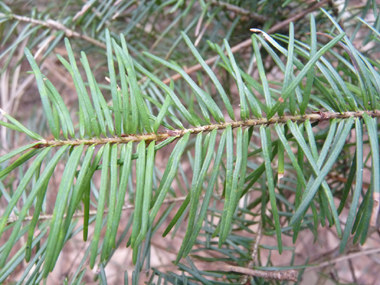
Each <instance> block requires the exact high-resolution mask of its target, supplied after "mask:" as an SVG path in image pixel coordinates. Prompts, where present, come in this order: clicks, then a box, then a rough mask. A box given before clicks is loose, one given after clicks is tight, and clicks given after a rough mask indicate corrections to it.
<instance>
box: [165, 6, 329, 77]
mask: <svg viewBox="0 0 380 285" xmlns="http://www.w3.org/2000/svg"><path fill="white" fill-rule="evenodd" d="M328 1H329V0H322V1H321V2H319V3H317V4H315V5H313V6H311V7H310V8H308V9H306V10H304V11H303V12H301V13H299V14H296V15H294V16H292V17H290V18H289V19H286V20H285V21H282V22H280V23H278V24H276V25H274V26H273V27H272V28H270V29H269V30H268V31H267V33H268V34H273V33H275V32H277V31H278V30H280V29H282V28H283V27H285V26H287V25H289V23H290V22H295V21H297V20H299V19H301V18H303V17H304V16H305V15H307V14H309V13H311V12H313V11H315V10H317V9H319V8H320V7H322V6H323V5H325V4H326V3H327V2H328ZM251 44H252V41H251V39H250V38H249V39H247V40H245V41H243V42H241V43H239V44H237V45H236V46H233V47H232V48H231V51H232V53H235V52H237V51H239V50H241V49H243V48H245V47H248V46H250V45H251ZM218 58H219V56H214V57H211V58H209V59H207V60H206V61H205V62H206V64H207V65H211V64H213V63H214V62H215V61H216V60H217V59H218ZM200 69H202V66H201V65H200V64H196V65H194V66H192V67H189V68H187V69H186V70H185V72H186V73H187V74H190V73H193V72H195V71H198V70H200ZM180 78H182V76H181V75H180V74H175V75H173V76H171V77H169V78H166V79H165V80H163V82H164V83H165V84H169V83H170V81H171V80H173V81H176V80H178V79H180Z"/></svg>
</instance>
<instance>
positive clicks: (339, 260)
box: [306, 248, 380, 271]
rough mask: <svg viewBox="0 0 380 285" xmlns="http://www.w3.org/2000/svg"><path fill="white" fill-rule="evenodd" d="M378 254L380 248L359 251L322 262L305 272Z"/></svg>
mask: <svg viewBox="0 0 380 285" xmlns="http://www.w3.org/2000/svg"><path fill="white" fill-rule="evenodd" d="M378 252H380V248H373V249H368V250H363V251H359V252H355V253H352V254H348V255H345V256H341V257H338V258H335V259H331V260H327V261H325V262H322V263H320V264H318V265H316V266H313V267H308V268H307V269H306V270H307V271H312V270H315V269H318V268H322V267H325V266H329V265H333V264H335V263H338V262H342V261H345V260H348V259H352V258H356V257H359V256H363V255H369V254H374V253H378Z"/></svg>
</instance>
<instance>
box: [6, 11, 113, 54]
mask: <svg viewBox="0 0 380 285" xmlns="http://www.w3.org/2000/svg"><path fill="white" fill-rule="evenodd" d="M11 18H12V19H16V20H18V21H21V22H27V23H32V24H34V25H41V26H44V27H47V28H49V29H56V30H60V31H63V32H65V34H66V37H68V38H70V37H73V38H79V39H82V40H85V41H87V42H89V43H91V44H93V45H96V46H98V47H101V48H103V49H106V48H107V46H106V45H105V44H104V43H102V42H100V41H98V40H96V39H94V38H92V37H89V36H86V35H83V34H80V33H78V32H76V31H74V30H71V29H69V28H67V27H66V26H64V25H63V24H61V23H60V22H57V21H54V20H52V19H48V20H47V21H41V20H36V19H33V18H29V17H25V16H20V15H16V14H12V16H11Z"/></svg>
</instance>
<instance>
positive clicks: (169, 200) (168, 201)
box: [7, 196, 204, 225]
mask: <svg viewBox="0 0 380 285" xmlns="http://www.w3.org/2000/svg"><path fill="white" fill-rule="evenodd" d="M203 198H204V196H201V197H200V198H199V199H200V200H201V199H203ZM185 200H186V196H183V197H176V198H167V199H165V200H164V202H163V204H172V203H177V202H181V201H185ZM134 208H135V205H133V204H128V205H124V206H123V208H122V209H123V211H125V210H133V209H134ZM108 211H109V209H105V210H104V213H108ZM96 214H97V210H91V211H90V216H95V215H96ZM83 216H84V213H83V212H78V213H75V214H74V215H73V217H72V218H73V219H74V218H80V217H83ZM63 217H64V218H66V214H65V215H64V216H63ZM52 218H53V215H40V216H39V217H38V220H39V221H41V220H51V219H52ZM32 219H33V216H27V217H25V218H24V219H23V221H31V220H32ZM17 220H18V218H13V217H12V218H8V221H7V225H9V224H12V223H15V222H16V221H17Z"/></svg>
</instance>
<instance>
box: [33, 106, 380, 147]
mask: <svg viewBox="0 0 380 285" xmlns="http://www.w3.org/2000/svg"><path fill="white" fill-rule="evenodd" d="M364 113H366V114H367V115H369V116H371V117H380V110H375V111H358V112H344V113H331V112H319V113H312V114H306V115H297V116H282V117H273V118H271V119H269V120H268V119H266V118H262V119H251V120H246V121H237V122H227V123H223V124H212V125H205V126H201V127H196V128H190V129H184V130H174V131H172V130H166V132H165V133H158V134H142V135H124V136H122V137H114V138H94V139H88V140H67V141H63V140H62V141H56V140H46V141H41V144H38V145H36V146H35V148H42V147H49V146H63V145H66V144H69V145H73V146H76V145H81V144H85V145H93V144H106V143H111V144H115V143H119V144H122V143H128V142H131V141H132V142H140V141H143V140H145V141H164V140H166V139H168V138H172V137H177V138H180V137H182V136H184V135H185V134H186V133H189V132H190V133H192V134H198V133H201V132H210V131H212V130H215V129H217V130H224V129H225V128H227V126H231V127H232V128H238V127H243V128H246V127H250V126H260V125H272V124H276V123H278V124H284V123H286V122H287V121H289V120H290V121H292V122H297V123H302V122H304V121H306V120H310V121H311V122H316V121H325V120H330V119H347V118H351V117H355V118H361V117H362V116H363V114H364Z"/></svg>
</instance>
